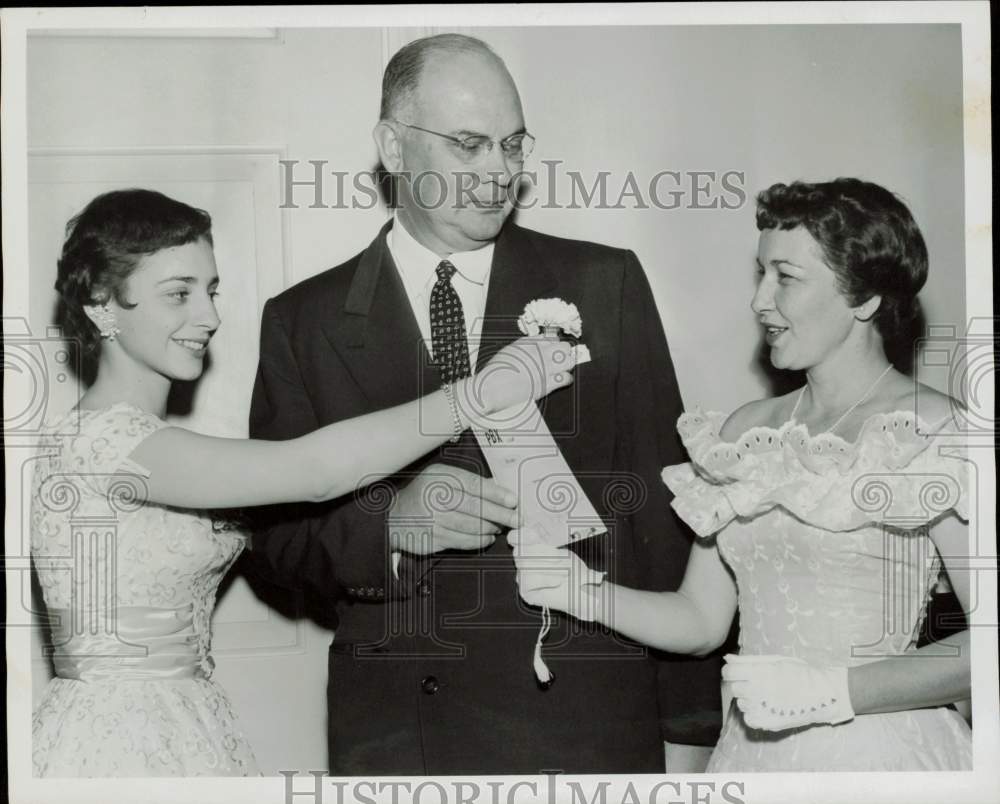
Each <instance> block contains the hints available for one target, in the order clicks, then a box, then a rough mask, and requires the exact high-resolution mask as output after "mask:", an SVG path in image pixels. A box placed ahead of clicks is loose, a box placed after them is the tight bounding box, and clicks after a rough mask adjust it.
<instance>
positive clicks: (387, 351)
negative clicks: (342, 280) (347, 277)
mask: <svg viewBox="0 0 1000 804" xmlns="http://www.w3.org/2000/svg"><path fill="white" fill-rule="evenodd" d="M391 228H392V221H389V222H388V223H386V225H385V226H384V227H382V231H380V232H379V234H378V237H376V238H375V240H374V241H373V242H372V244H371V245H370V246H369V247H368V248H367V249H366V250H365V251H364V252H363V253H362V255H361V258H360V261H359V263H358V268H357V270H356V271H355V274H354V279H353V281H352V282H351V287H350V290H349V291H348V294H347V299H346V301H345V302H344V309H343V313H342V315H338V316H335V317H333V318H332V319H331V320H330V321H329V323H328V325H327V327H326V335H327V338H328V339H329V340H330V342H331V344H332V345H333V347H334V348H335V349H336V350H337V352H338V354H339V355H340V356H341V358H342V359H343V360H344V362H345V364H346V365H347V368H348V371H350V373H351V376H352V377H353V378H354V380H355V382H357V384H358V385H359V386H360V388H361V389H362V391H363V392H364V394H365V396H366V397H367V398H368V400H369V402H370V403H371V404H372V405H373V407H375V408H382V407H387V406H389V405H397V404H401V403H403V402H407V401H410V400H412V399H415V398H416V397H418V396H420V395H422V394H425V393H429V392H430V391H433V390H436V389H437V388H439V387H440V385H441V380H440V376H439V372H438V371H437V369H436V368H434V366H433V365H432V364H431V360H430V355H429V354H428V352H427V347H426V346H425V344H424V340H423V337H422V336H421V334H420V327H419V326H418V325H417V320H416V318H415V317H414V315H413V308H412V306H411V305H410V301H409V299H408V298H407V296H406V290H405V288H404V287H403V283H402V281H401V280H400V278H399V273H398V272H397V270H396V266H395V263H393V260H392V255H391V254H390V253H389V248H388V246H387V245H386V242H385V235H386V232H388V231H389V229H391Z"/></svg>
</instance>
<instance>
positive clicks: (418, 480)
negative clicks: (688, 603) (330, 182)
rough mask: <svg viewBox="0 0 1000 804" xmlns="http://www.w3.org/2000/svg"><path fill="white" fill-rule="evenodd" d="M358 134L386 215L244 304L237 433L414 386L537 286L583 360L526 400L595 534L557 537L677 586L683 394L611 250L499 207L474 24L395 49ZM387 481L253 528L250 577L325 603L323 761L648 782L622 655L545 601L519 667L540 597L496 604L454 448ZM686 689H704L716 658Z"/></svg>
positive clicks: (516, 131)
mask: <svg viewBox="0 0 1000 804" xmlns="http://www.w3.org/2000/svg"><path fill="white" fill-rule="evenodd" d="M374 137H375V142H376V145H377V147H378V151H379V155H380V157H381V160H382V164H383V165H384V167H385V168H386V170H387V171H389V172H390V173H391V174H392V175H393V176H394V179H395V198H396V209H395V215H394V217H393V219H392V221H390V222H389V223H388V224H387V225H386V226H385V227H384V228H383V229H382V231H380V232H379V233H378V235H377V237H376V238H375V240H374V241H373V242H372V243H371V245H370V246H369V247H368V248H367V249H365V250H364V251H363V252H362V253H360V254H358V255H357V256H355V257H353V258H352V259H350V260H348V261H347V262H346V263H344V264H343V265H340V266H337V267H335V268H332V269H330V270H328V271H326V272H324V273H321V274H319V275H317V276H314V277H312V278H311V279H308V280H306V281H304V282H302V283H300V284H298V285H296V286H295V287H293V288H291V289H289V290H287V291H286V292H284V293H282V294H281V295H280V296H278V297H276V298H274V299H271V300H270V301H269V302H268V303H267V305H266V307H265V310H264V317H263V325H262V335H261V356H260V368H259V371H258V375H257V381H256V385H255V388H254V394H253V406H252V411H251V428H250V429H251V435H252V436H253V437H256V438H271V439H278V438H291V437H295V436H298V435H301V434H303V433H306V432H309V431H311V430H314V429H316V428H317V427H320V426H322V425H326V424H330V423H331V422H335V421H338V420H341V419H346V418H350V417H352V416H357V415H360V414H363V413H366V412H369V411H373V410H378V409H381V408H385V407H388V406H391V405H396V404H399V403H402V402H405V401H408V400H411V399H414V398H416V397H417V396H418V395H419V394H420V393H421V392H424V391H426V390H429V389H431V388H437V387H439V386H440V385H441V384H442V382H447V381H450V380H451V379H454V378H455V377H460V376H463V374H465V373H468V372H469V371H472V370H474V368H475V367H476V366H477V365H480V366H481V365H483V364H484V363H485V362H486V361H487V360H488V359H489V357H490V356H491V355H492V354H494V353H495V352H496V351H497V350H498V349H499V348H501V347H502V346H503V345H504V344H505V343H507V342H509V341H511V340H513V339H515V338H516V337H517V336H518V335H519V333H518V330H517V324H516V322H517V318H518V316H519V315H520V314H521V312H522V310H523V309H524V306H525V304H527V303H528V302H530V301H531V300H533V299H538V298H549V297H559V298H561V299H564V300H565V301H567V302H572V303H574V304H576V306H577V308H578V309H579V311H580V313H581V316H582V319H583V321H584V334H585V338H584V340H585V342H586V344H587V346H588V347H589V349H590V352H591V354H592V356H593V360H592V362H590V363H588V364H586V365H583V366H580V367H578V368H577V370H576V371H577V376H576V383H575V386H574V387H573V388H572V389H565V390H563V391H559V392H556V393H554V394H552V395H551V396H550V397H548V398H547V399H545V400H544V402H543V404H542V409H543V414H544V418H545V420H546V423H547V424H548V426H549V429H550V430H551V431H552V433H553V435H554V437H555V439H556V441H557V443H558V444H559V446H560V448H561V451H562V453H563V455H564V456H565V458H566V461H567V463H568V464H569V467H570V468H571V470H572V471H573V473H574V474H575V475H576V476H577V478H578V479H579V482H580V484H581V485H582V487H583V489H584V490H585V492H586V493H587V496H588V497H589V498H590V500H591V501H592V503H593V504H594V506H595V507H596V508H597V510H598V512H599V514H600V515H601V517H602V519H603V521H604V522H605V524H606V526H607V532H606V533H605V534H603V535H601V536H597V537H594V538H592V539H588V540H586V541H584V542H581V543H578V544H577V545H576V546H575V547H574V549H576V550H577V552H579V553H580V554H581V555H582V556H583V557H584V559H585V560H586V561H587V563H588V564H589V565H590V566H591V567H593V568H595V569H599V570H605V571H607V572H608V574H609V577H610V578H611V579H612V580H615V581H618V582H620V583H623V584H626V585H628V586H634V587H639V588H645V589H675V588H677V586H678V585H679V583H680V580H681V578H682V576H683V572H684V566H685V563H686V560H687V554H688V549H689V545H690V540H689V537H688V535H687V534H686V533H685V532H684V531H683V530H682V528H681V526H679V524H678V523H677V521H676V520H675V519H674V518H673V516H672V513H671V510H670V507H669V494H668V492H667V490H666V489H665V487H664V486H663V484H662V483H661V482H660V478H659V474H660V470H661V468H662V467H663V466H666V465H668V464H674V463H679V462H681V461H683V460H684V455H683V453H682V450H681V447H680V446H679V443H678V441H677V438H676V434H675V430H674V425H675V423H676V421H677V417H678V416H679V414H680V413H681V410H682V406H681V400H680V394H679V393H678V389H677V384H676V380H675V377H674V371H673V366H672V364H671V361H670V356H669V352H668V349H667V343H666V339H665V337H664V334H663V329H662V325H661V323H660V318H659V315H658V313H657V310H656V307H655V304H654V301H653V299H652V295H651V293H650V289H649V285H648V282H647V280H646V277H645V275H644V274H643V271H642V268H641V266H640V265H639V262H638V261H637V259H636V257H635V255H634V254H633V253H632V252H630V251H625V250H620V249H614V248H609V247H606V246H601V245H597V244H593V243H585V242H579V241H572V240H565V239H560V238H556V237H551V236H548V235H544V234H540V233H538V232H533V231H530V230H527V229H524V228H522V227H519V226H517V225H516V224H514V223H513V222H512V221H511V220H510V216H511V212H512V210H513V208H514V205H515V201H516V193H517V184H516V183H517V179H518V174H519V172H520V171H521V170H522V168H523V165H524V161H525V160H526V159H527V158H528V156H529V154H530V150H531V147H532V144H533V138H532V137H531V135H530V134H529V133H528V131H527V129H526V127H525V121H524V115H523V112H522V108H521V101H520V97H519V95H518V92H517V88H516V86H515V85H514V82H513V80H512V79H511V76H510V74H509V73H508V71H507V69H506V67H505V66H504V63H503V61H502V60H501V59H500V58H499V57H498V56H497V55H496V54H495V53H494V52H493V51H492V50H491V49H490V48H489V47H488V46H487V45H485V43H483V42H481V41H479V40H477V39H473V38H470V37H466V36H460V35H441V36H435V37H429V38H426V39H422V40H418V41H416V42H413V43H411V44H409V45H407V46H406V47H404V48H403V49H402V50H400V51H399V52H398V53H397V54H396V55H395V56H394V57H393V59H392V61H391V62H390V64H389V65H388V67H387V68H386V73H385V77H384V80H383V94H382V107H381V119H380V120H379V122H378V123H377V125H376V126H375V130H374ZM456 332H458V333H460V334H459V335H458V336H455V333H456ZM456 337H457V338H458V342H457V345H456V341H455V338H456ZM449 339H451V340H449ZM330 459H331V460H350V456H349V455H331V456H330ZM389 483H390V484H391V488H387V487H385V486H381V487H376V489H375V490H374V491H370V492H368V493H359V494H357V495H353V496H351V497H349V498H344V499H340V500H337V501H334V502H333V503H330V504H322V505H310V506H297V507H286V508H284V509H281V510H278V511H272V512H271V514H270V517H269V519H268V521H267V522H266V523H265V524H264V526H262V528H261V529H260V530H259V532H258V533H257V534H255V539H254V549H253V557H254V561H255V563H256V565H257V566H258V567H260V569H261V571H262V572H263V573H264V574H265V575H267V576H269V577H270V578H272V579H274V580H277V581H278V582H280V583H283V584H286V585H290V586H294V587H297V588H300V589H303V590H305V591H306V592H307V593H308V595H309V596H310V597H311V598H312V599H313V600H314V601H315V602H316V603H317V604H318V605H319V606H321V607H322V608H323V609H324V610H325V611H327V612H335V614H336V618H337V625H336V636H335V639H334V642H333V645H332V647H331V649H330V660H329V687H328V706H329V750H330V772H331V773H333V774H336V775H355V776H358V775H366V776H368V775H390V774H407V775H424V774H429V775H451V774H537V773H540V772H542V771H563V772H566V773H600V772H603V773H657V772H662V771H663V767H664V761H663V743H662V738H661V733H660V728H659V716H660V711H659V707H658V698H657V690H658V688H657V669H658V663H657V660H655V659H654V658H652V657H651V656H649V654H648V652H647V651H646V650H645V649H643V648H641V647H639V646H637V645H635V644H632V643H630V642H628V641H626V640H624V639H623V638H621V637H617V636H616V635H615V634H613V633H610V632H607V631H604V630H602V629H599V628H595V627H593V626H591V625H590V624H587V623H581V622H578V621H576V620H573V619H572V618H566V617H563V616H562V615H558V614H557V615H555V618H554V622H553V627H552V631H551V633H550V634H549V635H548V637H547V639H546V642H545V648H544V656H545V661H546V662H547V664H548V666H549V668H550V669H551V670H552V672H553V673H554V675H555V680H554V682H552V683H549V684H541V683H539V682H538V679H537V678H536V675H535V673H534V672H533V670H532V654H533V650H534V646H535V640H536V638H537V636H538V628H539V624H540V617H539V612H538V611H537V610H531V609H530V608H528V607H527V606H525V605H524V604H523V603H520V602H519V599H518V594H517V589H516V587H515V583H514V574H515V569H514V563H513V559H512V556H511V551H510V549H509V547H508V546H507V544H506V541H505V539H504V538H503V534H504V533H505V532H506V530H507V529H508V528H509V527H511V526H512V525H513V524H514V523H515V521H516V519H515V517H516V512H515V511H514V510H513V508H512V507H511V505H510V500H508V499H507V490H505V489H503V488H500V487H499V486H498V485H497V484H496V483H495V481H493V480H492V479H490V477H489V470H488V467H487V465H486V461H485V460H484V457H483V454H482V452H481V451H480V450H479V448H478V446H477V443H476V440H475V438H474V437H473V436H472V435H470V434H469V433H468V432H467V433H465V434H464V435H463V436H462V438H461V439H460V440H459V441H458V442H457V443H455V444H450V445H447V446H445V447H444V448H442V449H441V450H439V451H437V452H436V453H434V454H431V455H428V456H427V457H426V458H425V459H424V460H422V461H420V462H418V463H417V464H416V465H414V466H411V467H410V468H409V469H408V470H407V471H406V472H403V473H400V474H399V475H396V476H394V477H393V478H391V479H390V481H389ZM691 661H692V660H690V659H685V662H686V663H687V664H690V663H691ZM665 666H666V667H667V672H668V673H669V663H668V664H667V665H665ZM688 676H690V674H688ZM699 683H702V684H704V685H705V687H706V689H707V688H710V687H712V686H714V687H717V686H718V669H717V667H716V668H715V669H714V671H711V672H706V673H705V674H704V677H703V679H702V680H701V681H700V682H699Z"/></svg>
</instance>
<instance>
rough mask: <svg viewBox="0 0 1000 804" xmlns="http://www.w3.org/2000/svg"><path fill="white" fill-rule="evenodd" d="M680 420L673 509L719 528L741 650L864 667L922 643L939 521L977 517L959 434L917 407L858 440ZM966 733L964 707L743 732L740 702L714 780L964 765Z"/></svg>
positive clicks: (869, 425) (875, 425)
mask: <svg viewBox="0 0 1000 804" xmlns="http://www.w3.org/2000/svg"><path fill="white" fill-rule="evenodd" d="M725 420H726V415H725V414H722V413H707V414H702V413H700V412H699V413H695V414H684V415H683V416H682V417H681V419H680V421H679V423H678V431H679V432H680V434H681V438H682V440H683V441H684V444H685V446H686V447H687V450H688V454H689V455H690V457H691V462H690V463H686V464H681V465H678V466H671V467H667V468H666V469H664V470H663V480H664V482H665V483H666V484H667V486H668V487H669V488H670V489H671V490H672V491H673V492H674V494H675V495H676V496H675V499H674V502H673V506H674V508H675V510H676V511H677V513H678V514H679V515H680V516H681V517H682V518H683V519H684V520H685V521H686V522H687V523H688V524H689V525H690V526H691V527H692V528H693V530H694V531H695V532H696V534H698V536H700V537H705V538H707V537H710V536H712V535H713V534H716V533H717V534H718V536H717V539H718V541H717V544H718V549H719V552H720V554H721V556H722V558H723V560H724V561H725V563H726V564H727V565H728V567H729V568H730V569H731V570H732V572H733V575H734V576H735V579H736V585H737V588H738V601H739V611H740V653H741V654H744V655H764V654H776V655H781V656H795V657H799V658H801V659H804V660H806V661H810V662H814V663H816V664H820V665H828V666H829V665H839V666H848V667H851V666H855V665H858V664H862V663H865V662H869V661H876V660H878V659H880V658H883V657H886V656H896V655H899V654H903V653H906V652H907V651H910V650H912V649H913V648H914V646H915V643H916V640H917V637H918V634H919V631H920V626H921V624H922V621H923V618H924V616H925V613H926V610H927V603H928V601H929V598H930V594H931V591H932V589H933V586H934V584H935V582H936V580H937V577H938V574H939V570H940V568H941V563H940V558H939V556H938V554H937V551H936V549H935V547H934V544H933V542H932V541H931V539H930V536H929V535H928V528H927V525H928V523H930V522H932V521H933V520H935V519H937V518H938V517H940V516H943V515H945V514H946V513H947V512H949V511H954V512H955V513H957V514H958V516H960V517H961V518H962V519H963V520H965V521H968V518H969V512H968V505H969V502H968V496H969V492H968V490H969V480H968V475H969V463H968V462H967V461H966V460H964V459H963V458H962V457H960V454H961V451H962V450H961V446H959V447H957V448H956V447H955V446H945V445H956V444H957V445H961V443H962V442H961V437H960V436H958V435H957V434H956V433H955V432H953V431H951V430H949V429H945V428H943V427H938V428H936V429H932V428H929V427H928V426H927V425H926V423H924V422H922V421H921V420H919V419H916V418H915V417H914V416H913V414H912V413H910V414H907V413H905V412H896V413H891V414H879V415H876V416H873V417H872V418H870V419H868V420H867V421H866V422H865V424H864V426H863V427H862V430H861V432H860V434H859V435H858V438H857V439H856V441H854V442H847V441H845V440H844V439H841V438H839V437H838V436H836V435H831V434H829V433H826V434H820V435H817V436H810V435H809V433H808V430H807V429H806V427H805V426H804V425H801V424H796V423H795V422H789V423H788V424H786V425H784V426H783V427H781V428H780V429H772V428H767V427H758V428H753V429H751V430H749V431H747V432H746V433H745V434H744V435H743V436H742V437H741V438H739V439H737V440H736V441H734V442H725V441H723V440H722V439H721V438H720V436H719V432H720V430H721V428H722V425H723V423H724V422H725ZM971 764H972V746H971V732H970V730H969V727H968V726H967V724H966V723H965V721H964V720H963V719H962V718H961V716H960V715H959V714H958V713H957V712H956V711H954V710H953V709H948V708H945V707H935V708H927V709H916V710H909V711H902V712H892V713H886V714H872V715H858V716H856V717H855V718H854V719H853V720H851V721H849V722H847V723H844V724H841V725H837V726H829V725H817V726H811V727H804V728H798V729H790V730H786V731H782V732H768V731H761V730H755V729H751V728H748V727H747V726H746V725H745V724H744V722H743V719H742V716H741V713H740V712H739V710H738V709H736V708H735V706H733V707H732V708H731V709H730V711H729V715H728V718H727V720H726V723H725V726H724V727H723V731H722V734H721V736H720V738H719V742H718V744H717V746H716V749H715V751H714V752H713V754H712V758H711V760H710V763H709V766H708V770H709V771H716V772H717V771H796V770H799V771H804V770H817V771H821V770H844V771H846V770H858V771H861V770H961V769H969V768H971Z"/></svg>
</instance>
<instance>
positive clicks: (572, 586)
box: [507, 528, 605, 622]
mask: <svg viewBox="0 0 1000 804" xmlns="http://www.w3.org/2000/svg"><path fill="white" fill-rule="evenodd" d="M507 543H508V544H510V546H511V547H512V548H514V564H515V565H516V566H517V588H518V591H519V592H520V594H521V598H522V599H523V600H524V602H525V603H528V604H530V605H532V606H548V607H549V608H550V609H556V610H557V611H564V612H566V613H567V614H572V615H573V616H574V617H576V618H577V619H579V620H585V621H587V622H591V621H593V620H594V619H595V617H596V609H597V606H598V604H599V602H600V599H599V596H598V594H597V588H598V586H600V584H601V583H602V582H603V581H604V575H605V573H603V572H597V571H595V570H592V569H590V568H589V567H588V566H587V565H586V564H585V563H584V562H583V561H582V560H581V558H580V557H579V556H578V555H577V554H576V553H574V552H573V551H572V550H567V549H566V548H565V547H553V546H551V545H549V544H546V543H545V542H543V541H541V539H540V538H539V536H538V534H537V533H536V532H535V531H533V530H532V529H531V528H522V529H520V530H512V531H510V533H508V534H507Z"/></svg>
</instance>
